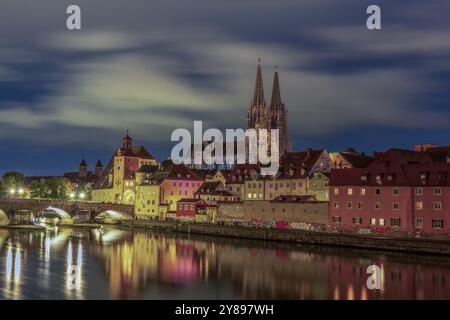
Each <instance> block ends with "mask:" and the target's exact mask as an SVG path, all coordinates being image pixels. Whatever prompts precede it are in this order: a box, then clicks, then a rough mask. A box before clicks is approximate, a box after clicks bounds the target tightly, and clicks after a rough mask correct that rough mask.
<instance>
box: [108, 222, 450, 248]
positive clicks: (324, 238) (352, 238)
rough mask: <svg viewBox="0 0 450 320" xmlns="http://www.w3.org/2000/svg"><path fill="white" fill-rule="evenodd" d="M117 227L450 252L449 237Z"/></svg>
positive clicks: (214, 227) (208, 227)
mask: <svg viewBox="0 0 450 320" xmlns="http://www.w3.org/2000/svg"><path fill="white" fill-rule="evenodd" d="M114 226H115V227H126V228H139V229H148V230H155V231H161V232H165V233H188V234H199V235H208V236H219V237H231V238H241V239H252V240H264V241H282V242H292V243H301V244H308V245H326V246H339V247H351V248H358V249H370V250H382V251H398V252H411V253H421V254H436V255H446V256H449V255H450V239H449V240H435V239H423V238H408V237H386V236H374V235H360V234H345V233H332V232H323V231H303V230H292V229H263V228H250V227H240V226H219V225H215V224H202V223H189V224H186V223H172V222H162V221H133V222H130V223H127V222H123V223H121V224H120V225H114Z"/></svg>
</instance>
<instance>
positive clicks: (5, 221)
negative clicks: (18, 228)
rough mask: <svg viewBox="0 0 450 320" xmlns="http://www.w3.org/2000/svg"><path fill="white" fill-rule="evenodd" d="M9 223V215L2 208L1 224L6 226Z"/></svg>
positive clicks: (0, 211)
mask: <svg viewBox="0 0 450 320" xmlns="http://www.w3.org/2000/svg"><path fill="white" fill-rule="evenodd" d="M8 224H9V218H8V215H7V214H6V213H5V212H4V211H3V210H2V209H0V226H6V225H8Z"/></svg>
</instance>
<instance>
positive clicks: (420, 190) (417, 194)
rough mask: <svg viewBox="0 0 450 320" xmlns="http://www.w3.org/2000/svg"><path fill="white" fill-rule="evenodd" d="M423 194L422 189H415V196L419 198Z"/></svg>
mask: <svg viewBox="0 0 450 320" xmlns="http://www.w3.org/2000/svg"><path fill="white" fill-rule="evenodd" d="M422 194H423V189H422V188H416V196H421V195H422Z"/></svg>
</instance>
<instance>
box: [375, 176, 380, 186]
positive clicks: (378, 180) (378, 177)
mask: <svg viewBox="0 0 450 320" xmlns="http://www.w3.org/2000/svg"><path fill="white" fill-rule="evenodd" d="M375 181H376V182H377V183H378V184H381V174H377V175H376V176H375Z"/></svg>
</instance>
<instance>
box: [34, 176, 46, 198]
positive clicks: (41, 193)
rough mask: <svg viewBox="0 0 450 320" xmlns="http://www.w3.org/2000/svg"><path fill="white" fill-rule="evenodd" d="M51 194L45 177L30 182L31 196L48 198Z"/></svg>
mask: <svg viewBox="0 0 450 320" xmlns="http://www.w3.org/2000/svg"><path fill="white" fill-rule="evenodd" d="M48 194H49V189H48V185H47V182H46V180H45V179H39V180H33V181H32V182H31V184H30V197H31V198H47V197H48Z"/></svg>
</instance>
